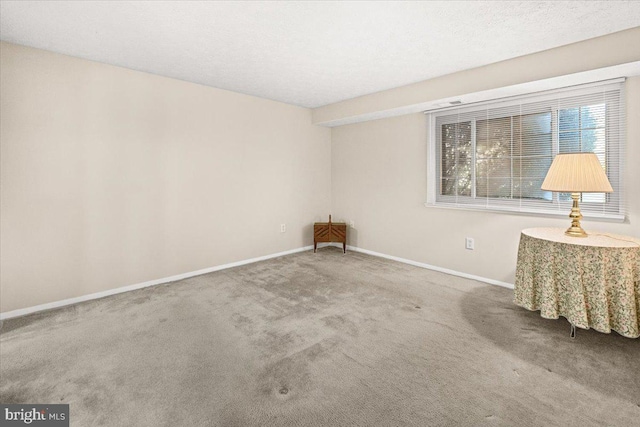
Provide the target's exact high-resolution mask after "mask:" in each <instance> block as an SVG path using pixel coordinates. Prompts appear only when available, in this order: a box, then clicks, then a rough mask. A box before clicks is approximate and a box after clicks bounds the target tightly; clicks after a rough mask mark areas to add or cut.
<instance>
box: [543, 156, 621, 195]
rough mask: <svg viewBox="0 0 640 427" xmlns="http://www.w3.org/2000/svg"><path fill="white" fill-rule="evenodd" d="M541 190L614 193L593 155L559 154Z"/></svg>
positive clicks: (596, 158) (598, 161)
mask: <svg viewBox="0 0 640 427" xmlns="http://www.w3.org/2000/svg"><path fill="white" fill-rule="evenodd" d="M541 189H543V190H547V191H556V192H560V193H612V192H613V188H611V184H610V183H609V180H608V179H607V175H606V174H605V173H604V169H602V165H601V164H600V160H598V157H597V156H596V155H595V154H593V153H568V154H558V155H557V156H556V157H555V158H554V159H553V163H551V167H550V168H549V172H547V176H546V178H545V179H544V182H543V183H542V187H541Z"/></svg>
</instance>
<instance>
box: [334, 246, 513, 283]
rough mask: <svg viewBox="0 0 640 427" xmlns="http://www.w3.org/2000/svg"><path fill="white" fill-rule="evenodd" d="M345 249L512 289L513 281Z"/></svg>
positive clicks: (354, 249)
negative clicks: (503, 280)
mask: <svg viewBox="0 0 640 427" xmlns="http://www.w3.org/2000/svg"><path fill="white" fill-rule="evenodd" d="M332 246H336V247H338V248H340V249H342V244H340V243H333V244H332ZM347 249H348V250H350V251H354V252H362V253H363V254H367V255H373V256H377V257H380V258H386V259H390V260H393V261H398V262H401V263H404V264H409V265H413V266H416V267H421V268H426V269H428V270H434V271H439V272H441V273H446V274H451V275H452V276H459V277H464V278H465V279H471V280H477V281H478V282H484V283H489V284H490V285H496V286H502V287H503V288H509V289H513V283H507V282H501V281H499V280H494V279H488V278H486V277H481V276H476V275H473V274H467V273H462V272H460V271H456V270H449V269H448V268H442V267H436V266H435V265H430V264H425V263H423V262H418V261H412V260H410V259H405V258H400V257H397V256H393V255H386V254H381V253H380V252H374V251H370V250H368V249H362V248H358V247H356V246H348V245H347Z"/></svg>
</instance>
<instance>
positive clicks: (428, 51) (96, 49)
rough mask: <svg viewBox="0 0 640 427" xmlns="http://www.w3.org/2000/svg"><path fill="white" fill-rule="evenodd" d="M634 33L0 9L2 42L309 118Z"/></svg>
mask: <svg viewBox="0 0 640 427" xmlns="http://www.w3.org/2000/svg"><path fill="white" fill-rule="evenodd" d="M636 26H640V2H638V1H630V2H626V1H622V2H618V1H569V2H534V1H511V2H506V1H505V2H492V1H475V2H453V1H448V2H445V1H432V2H188V1H165V2H151V1H139V2H135V1H113V2H106V1H105V2H102V1H89V2H80V1H55V2H54V1H43V2H38V1H17V2H16V1H4V0H3V1H1V2H0V38H1V39H2V40H4V41H7V42H11V43H18V44H21V45H26V46H33V47H37V48H40V49H46V50H50V51H53V52H59V53H63V54H67V55H71V56H76V57H80V58H86V59H90V60H94V61H99V62H104V63H108V64H114V65H118V66H122V67H126V68H131V69H134V70H140V71H146V72H149V73H154V74H159V75H163V76H168V77H173V78H177V79H182V80H187V81H190V82H195V83H200V84H204V85H208V86H213V87H217V88H221V89H227V90H232V91H235V92H241V93H246V94H250V95H255V96H259V97H263V98H268V99H273V100H277V101H282V102H286V103H290V104H295V105H301V106H305V107H318V106H322V105H326V104H331V103H334V102H338V101H341V100H344V99H349V98H354V97H357V96H360V95H365V94H369V93H373V92H378V91H381V90H384V89H389V88H393V87H397V86H402V85H406V84H409V83H414V82H417V81H421V80H426V79H429V78H432V77H436V76H440V75H444V74H449V73H452V72H456V71H460V70H464V69H469V68H474V67H478V66H481V65H485V64H489V63H493V62H497V61H501V60H505V59H509V58H513V57H516V56H521V55H526V54H529V53H533V52H537V51H541V50H545V49H550V48H553V47H557V46H561V45H564V44H569V43H573V42H577V41H580V40H585V39H589V38H593V37H597V36H600V35H604V34H608V33H612V32H615V31H620V30H624V29H627V28H631V27H636ZM639 42H640V41H639ZM594 54H597V52H594Z"/></svg>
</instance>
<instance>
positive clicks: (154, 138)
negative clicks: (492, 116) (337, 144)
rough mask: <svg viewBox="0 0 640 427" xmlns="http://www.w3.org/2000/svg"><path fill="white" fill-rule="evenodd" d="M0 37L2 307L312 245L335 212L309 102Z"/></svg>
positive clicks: (323, 140) (321, 137)
mask: <svg viewBox="0 0 640 427" xmlns="http://www.w3.org/2000/svg"><path fill="white" fill-rule="evenodd" d="M0 52H1V57H0V61H1V67H2V68H1V73H0V79H1V80H0V83H1V87H0V94H1V96H0V98H1V105H0V108H1V110H0V113H1V116H0V143H1V145H0V150H1V153H0V154H1V181H0V185H1V199H0V203H1V223H0V227H1V230H0V234H1V242H0V244H1V248H0V249H1V258H0V263H1V265H0V278H1V283H0V311H2V312H7V311H11V310H15V309H20V308H24V307H30V306H34V305H38V304H43V303H48V302H53V301H58V300H62V299H67V298H73V297H77V296H81V295H86V294H91V293H95V292H100V291H104V290H108V289H112V288H118V287H122V286H127V285H132V284H137V283H141V282H145V281H149V280H155V279H160V278H163V277H169V276H173V275H177V274H182V273H185V272H190V271H195V270H199V269H203V268H208V267H213V266H216V265H222V264H226V263H230V262H235V261H239V260H245V259H250V258H255V257H259V256H264V255H268V254H273V253H278V252H282V251H286V250H290V249H294V248H299V247H302V246H306V245H310V244H311V243H312V224H313V222H314V221H317V220H320V219H324V218H326V216H327V215H328V213H329V207H330V150H331V146H330V130H329V129H325V128H322V127H318V126H313V125H312V123H311V111H310V110H308V109H305V108H300V107H295V106H290V105H286V104H282V103H278V102H273V101H268V100H264V99H260V98H255V97H251V96H246V95H241V94H237V93H233V92H229V91H223V90H218V89H214V88H209V87H205V86H200V85H196V84H192V83H186V82H182V81H178V80H172V79H169V78H164V77H159V76H154V75H150V74H145V73H141V72H136V71H131V70H126V69H123V68H118V67H113V66H109V65H104V64H99V63H95V62H90V61H86V60H81V59H76V58H71V57H67V56H63V55H58V54H55V53H50V52H46V51H42V50H37V49H32V48H26V47H22V46H18V45H13V44H8V43H2V44H1V45H0ZM280 224H286V232H285V233H281V232H280Z"/></svg>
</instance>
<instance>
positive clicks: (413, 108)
mask: <svg viewBox="0 0 640 427" xmlns="http://www.w3.org/2000/svg"><path fill="white" fill-rule="evenodd" d="M637 75H640V61H635V62H630V63H628V64H621V65H614V66H611V67H605V68H599V69H596V70H589V71H583V72H580V73H575V74H569V75H566V76H559V77H552V78H548V79H543V80H537V81H533V82H527V83H520V84H517V85H512V86H505V87H501V88H496V89H489V90H483V91H479V92H473V93H468V94H466V95H461V96H460V95H459V96H452V97H448V98H441V99H435V100H432V101H425V102H421V103H418V104H412V105H406V106H402V107H397V108H392V109H388V110H383V111H375V112H372V113H365V114H360V115H357V116H351V117H345V118H341V119H336V120H329V121H325V122H319V123H316V124H317V125H320V126H326V127H337V126H344V125H349V124H353V123H360V122H367V121H370V120H378V119H385V118H389V117H396V116H403V115H405V114H412V113H420V112H429V111H435V110H441V109H444V108H448V107H453V108H459V107H461V106H463V107H464V106H465V105H470V104H474V103H481V102H486V101H492V100H499V99H503V98H509V97H512V96H520V95H527V94H533V93H538V92H545V91H549V90H556V89H561V88H566V87H570V86H577V85H582V84H588V83H594V82H599V81H603V80H611V79H616V78H620V77H632V76H637ZM454 101H460V102H461V104H458V105H454V106H452V105H451V102H454Z"/></svg>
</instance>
